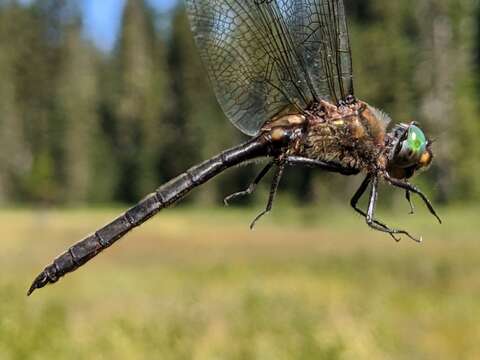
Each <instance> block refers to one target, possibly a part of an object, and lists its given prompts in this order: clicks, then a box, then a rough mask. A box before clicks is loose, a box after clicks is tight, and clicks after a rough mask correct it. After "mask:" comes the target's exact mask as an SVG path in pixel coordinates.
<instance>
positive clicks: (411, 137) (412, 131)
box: [407, 125, 427, 154]
mask: <svg viewBox="0 0 480 360" xmlns="http://www.w3.org/2000/svg"><path fill="white" fill-rule="evenodd" d="M407 144H408V148H409V149H410V150H411V151H413V152H414V153H415V154H422V153H423V152H424V151H425V148H426V147H427V138H426V137H425V134H424V133H423V131H422V130H420V128H419V127H417V126H415V125H411V126H410V128H409V129H408V137H407Z"/></svg>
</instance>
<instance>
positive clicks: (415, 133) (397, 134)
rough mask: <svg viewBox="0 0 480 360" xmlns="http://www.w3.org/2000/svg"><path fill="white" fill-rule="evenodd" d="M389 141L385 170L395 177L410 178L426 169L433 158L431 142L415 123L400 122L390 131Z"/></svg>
mask: <svg viewBox="0 0 480 360" xmlns="http://www.w3.org/2000/svg"><path fill="white" fill-rule="evenodd" d="M390 135H391V137H390V138H391V139H392V140H393V141H392V142H391V147H390V152H389V157H388V165H387V171H388V173H389V175H390V176H392V177H394V178H397V179H408V178H411V177H412V176H413V175H414V174H415V172H417V171H418V170H421V169H426V168H427V167H428V166H429V165H430V164H431V162H432V160H433V152H432V149H431V145H432V142H431V141H430V140H428V139H427V137H426V136H425V134H424V132H423V131H422V129H421V128H420V127H419V126H418V124H416V123H414V122H413V123H410V124H400V125H398V126H396V127H395V128H394V129H393V130H392V131H391V133H390Z"/></svg>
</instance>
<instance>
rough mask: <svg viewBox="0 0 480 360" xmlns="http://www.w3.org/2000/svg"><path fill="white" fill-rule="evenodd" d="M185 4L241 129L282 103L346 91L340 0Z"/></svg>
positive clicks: (219, 91) (302, 103) (254, 125)
mask: <svg viewBox="0 0 480 360" xmlns="http://www.w3.org/2000/svg"><path fill="white" fill-rule="evenodd" d="M186 5H187V12H188V15H189V19H190V22H191V25H192V30H193V33H194V36H195V40H196V43H197V46H198V49H199V51H200V56H201V57H202V59H203V62H204V63H205V65H206V67H207V69H208V73H209V76H210V79H211V82H212V84H213V88H214V90H215V93H216V95H217V99H218V101H219V103H220V105H221V107H222V109H223V110H224V112H225V113H226V115H227V116H228V118H229V119H230V121H231V122H232V123H233V124H234V125H235V126H237V127H238V128H239V129H240V130H241V131H243V132H244V133H246V134H248V135H252V136H253V135H255V134H256V133H257V132H258V130H259V129H260V128H261V127H262V125H263V124H264V123H265V121H266V120H269V119H270V118H272V117H273V116H275V115H276V114H278V113H279V112H281V111H282V110H284V109H285V108H286V107H290V108H291V107H292V106H293V107H296V108H297V109H299V110H302V109H305V108H307V107H308V106H309V105H310V104H312V103H313V102H314V101H318V100H319V99H320V98H323V99H325V100H331V101H338V100H340V99H341V98H344V97H346V95H349V94H350V93H352V92H353V90H352V89H349V85H348V81H347V80H346V79H350V80H351V60H350V59H349V56H350V47H349V45H348V33H347V31H346V23H345V13H344V7H343V2H342V0H308V1H306V0H247V1H245V0H186ZM347 57H348V59H347ZM349 74H350V75H349Z"/></svg>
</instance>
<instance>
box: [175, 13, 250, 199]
mask: <svg viewBox="0 0 480 360" xmlns="http://www.w3.org/2000/svg"><path fill="white" fill-rule="evenodd" d="M169 68H170V72H169V73H170V76H171V79H172V80H171V81H172V98H173V99H174V106H173V108H172V109H173V111H172V115H171V116H170V117H169V119H170V120H169V121H172V122H173V125H174V126H175V127H174V133H173V136H172V140H173V141H172V144H176V146H177V153H176V157H175V159H174V163H171V162H170V167H169V168H170V175H173V174H175V173H178V172H181V171H183V170H185V168H187V167H189V166H191V165H193V164H194V163H197V162H200V161H203V160H205V159H207V158H209V157H211V156H212V155H214V154H216V153H217V152H219V151H222V150H224V149H226V148H227V147H230V146H232V145H234V144H235V143H238V142H240V141H241V140H242V139H243V138H244V137H243V136H242V135H241V133H240V131H238V130H237V129H236V128H234V127H233V125H232V124H230V123H229V121H228V120H227V119H226V117H225V114H224V113H223V111H222V110H221V109H220V106H219V105H218V103H217V101H216V98H215V95H214V94H213V90H212V86H211V84H210V82H209V80H208V77H207V75H206V69H205V67H204V66H203V64H202V62H201V59H200V56H199V54H198V52H197V49H196V46H195V43H194V40H193V35H192V33H191V31H190V25H189V22H188V19H187V16H186V13H185V9H184V7H183V6H182V5H179V6H178V7H177V8H176V9H175V11H174V14H173V21H172V35H171V39H170V46H169ZM166 155H167V156H168V153H167V154H166ZM251 175H252V173H251V169H245V168H243V169H235V170H234V172H231V173H228V174H225V175H224V176H222V177H221V179H220V180H218V181H214V182H212V183H209V184H206V185H204V186H202V190H201V191H200V192H199V194H198V196H197V197H196V199H197V200H198V201H200V202H202V203H204V204H205V203H218V200H220V199H219V198H220V197H223V195H224V194H225V193H230V192H234V191H238V190H239V188H242V187H245V186H246V184H247V182H248V181H249V177H250V176H251Z"/></svg>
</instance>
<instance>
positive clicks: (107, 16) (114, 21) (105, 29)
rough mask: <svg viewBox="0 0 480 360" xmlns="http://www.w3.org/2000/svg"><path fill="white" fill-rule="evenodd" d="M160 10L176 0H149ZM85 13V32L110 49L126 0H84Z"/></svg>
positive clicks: (82, 2)
mask: <svg viewBox="0 0 480 360" xmlns="http://www.w3.org/2000/svg"><path fill="white" fill-rule="evenodd" d="M147 1H148V3H149V4H150V5H151V6H153V7H154V8H155V9H158V10H167V9H169V8H171V7H172V6H173V5H174V4H175V2H176V0H147ZM81 4H82V10H83V12H84V15H85V33H86V34H87V36H89V37H90V38H92V39H93V40H94V42H95V44H96V45H97V46H98V47H99V48H100V49H103V50H110V49H111V48H112V47H113V44H114V42H115V39H116V36H117V32H118V28H119V26H120V18H121V15H122V11H123V7H124V5H125V0H82V1H81Z"/></svg>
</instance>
